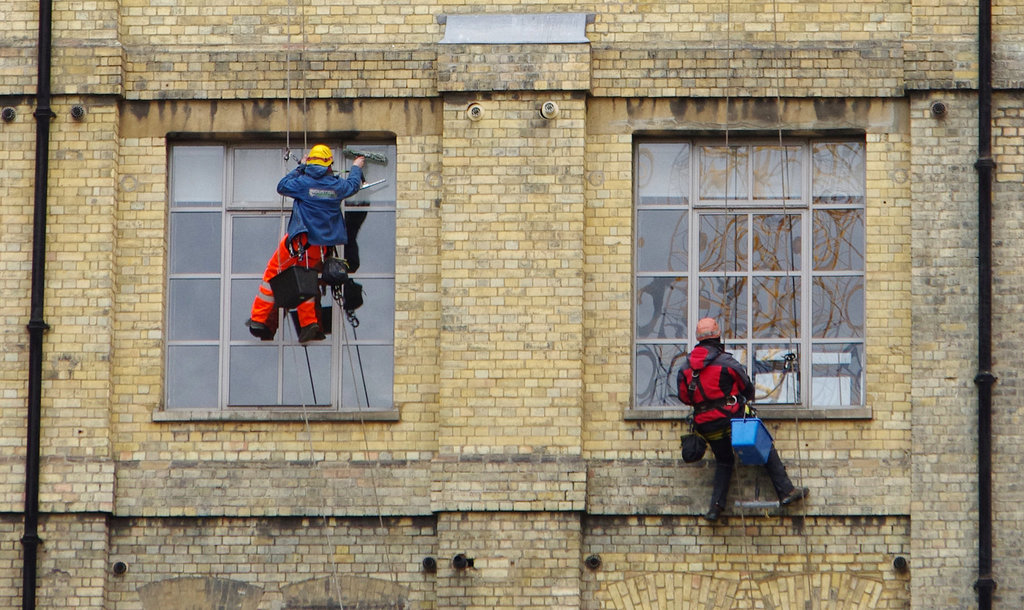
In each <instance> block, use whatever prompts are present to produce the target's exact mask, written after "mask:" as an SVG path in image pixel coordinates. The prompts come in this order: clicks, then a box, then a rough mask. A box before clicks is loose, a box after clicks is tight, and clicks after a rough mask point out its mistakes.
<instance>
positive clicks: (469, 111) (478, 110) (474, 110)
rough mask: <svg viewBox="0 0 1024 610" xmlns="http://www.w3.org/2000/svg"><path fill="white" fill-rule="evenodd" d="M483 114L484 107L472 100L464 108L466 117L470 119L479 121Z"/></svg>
mask: <svg viewBox="0 0 1024 610" xmlns="http://www.w3.org/2000/svg"><path fill="white" fill-rule="evenodd" d="M484 114H486V112H485V111H484V107H483V106H481V105H480V104H477V103H476V102H473V103H472V104H470V105H469V107H468V108H466V117H467V118H468V119H469V120H470V121H479V120H480V119H482V118H484Z"/></svg>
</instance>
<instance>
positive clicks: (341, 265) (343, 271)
mask: <svg viewBox="0 0 1024 610" xmlns="http://www.w3.org/2000/svg"><path fill="white" fill-rule="evenodd" d="M320 278H321V279H322V280H323V281H324V283H325V284H327V285H328V286H341V285H343V284H344V283H345V282H347V281H348V265H347V264H346V263H345V259H342V258H338V257H336V256H328V257H327V258H325V259H324V270H323V272H322V273H321V274H320Z"/></svg>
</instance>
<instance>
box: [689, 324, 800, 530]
mask: <svg viewBox="0 0 1024 610" xmlns="http://www.w3.org/2000/svg"><path fill="white" fill-rule="evenodd" d="M696 331H697V332H696V334H697V345H696V346H694V348H693V350H692V351H690V354H689V356H688V357H687V365H686V366H685V367H683V369H682V370H680V371H679V376H678V378H677V382H678V385H679V399H680V400H682V401H683V402H684V403H685V404H688V405H692V406H693V423H694V426H695V428H696V431H697V433H698V434H700V435H701V436H702V437H704V440H706V441H707V442H708V445H709V446H710V447H711V452H712V453H713V454H714V456H715V478H714V482H713V483H712V490H711V507H710V508H709V509H708V512H707V513H706V514H705V515H704V518H705V519H707V520H708V521H716V520H718V517H719V516H720V515H721V514H722V511H723V510H725V497H726V495H728V493H729V483H730V480H731V479H732V470H733V465H734V464H735V463H736V456H735V454H734V453H733V449H732V419H733V418H738V417H743V416H744V413H745V412H746V410H747V409H748V408H749V407H747V404H748V403H749V402H750V401H752V400H753V399H754V384H753V383H751V382H750V377H748V376H747V372H746V369H745V368H744V367H743V365H742V364H740V363H739V362H737V361H736V359H735V358H733V357H732V354H730V353H728V352H726V351H725V345H724V344H723V343H722V338H721V331H719V329H718V322H716V321H715V320H714V319H713V318H702V319H701V320H699V321H698V322H697V329H696ZM764 466H765V469H766V470H767V471H768V477H769V478H770V479H771V482H772V485H773V486H774V487H775V493H776V494H777V495H778V497H779V503H780V504H781V505H783V506H785V505H787V504H792V503H793V502H796V501H797V500H800V499H802V498H804V497H805V496H806V495H807V492H808V490H807V488H796V487H794V486H793V483H792V482H791V481H790V480H789V475H787V474H786V467H785V465H783V463H782V460H781V459H780V458H779V453H778V452H777V451H776V450H775V446H774V445H772V448H771V452H770V453H769V454H768V462H767V463H766V464H765V465H764Z"/></svg>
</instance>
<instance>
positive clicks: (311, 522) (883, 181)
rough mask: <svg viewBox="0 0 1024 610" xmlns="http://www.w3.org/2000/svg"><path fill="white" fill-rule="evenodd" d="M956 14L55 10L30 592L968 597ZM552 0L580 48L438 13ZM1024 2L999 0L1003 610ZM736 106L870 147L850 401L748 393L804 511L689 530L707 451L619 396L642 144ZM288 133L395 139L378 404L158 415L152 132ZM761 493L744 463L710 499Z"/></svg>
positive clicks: (971, 245)
mask: <svg viewBox="0 0 1024 610" xmlns="http://www.w3.org/2000/svg"><path fill="white" fill-rule="evenodd" d="M947 4H949V3H943V2H937V1H932V2H913V3H910V2H890V1H880V0H879V1H866V2H860V3H856V4H852V5H842V6H840V5H837V4H835V3H820V2H798V3H779V4H777V5H776V4H772V5H769V6H766V5H765V4H764V3H760V2H749V1H745V0H739V1H737V0H734V1H732V2H730V3H728V4H723V3H711V2H701V1H695V2H689V3H682V4H680V3H678V2H668V1H660V0H659V1H654V2H643V3H641V2H632V1H624V2H616V3H604V2H576V1H569V0H566V1H558V2H548V3H541V4H538V3H535V2H524V1H519V0H513V1H508V2H500V3H496V4H495V3H483V2H426V3H424V2H407V1H401V2H384V3H381V2H376V3H374V2H354V3H343V4H340V5H316V4H310V3H308V2H301V1H296V0H289V1H286V0H275V1H273V2H269V3H268V2H250V3H244V2H243V3H239V2H228V3H220V4H218V3H213V4H211V3H209V2H205V3H204V2H195V1H191V2H189V1H175V2H164V3H157V4H153V3H151V2H142V1H140V0H127V1H122V2H108V1H102V0H101V1H99V2H93V3H89V5H88V6H86V5H77V6H76V5H60V6H57V7H55V10H54V14H53V32H54V36H53V38H54V44H53V78H52V89H53V93H54V98H53V100H52V103H51V107H52V110H53V112H54V114H55V115H56V116H55V118H54V119H53V121H52V122H51V131H52V133H51V138H50V142H49V151H50V152H49V178H48V184H49V188H48V192H47V204H48V207H47V218H46V220H47V239H46V275H45V310H44V317H45V321H46V323H47V324H48V325H49V327H50V328H49V330H48V332H47V333H46V334H45V337H44V345H43V379H42V388H43V396H42V431H43V432H42V435H43V443H42V455H41V489H40V502H41V511H42V513H43V515H42V519H41V524H40V537H41V538H42V540H43V542H42V545H41V547H40V551H39V560H38V575H39V576H38V586H37V596H38V602H39V607H41V608H72V607H73V608H114V609H118V610H165V609H170V608H197V609H198V608H237V609H239V610H242V609H245V610H249V609H253V610H270V609H286V608H287V609H299V608H324V607H339V605H342V604H344V607H346V608H348V607H381V608H418V609H424V610H426V609H432V608H437V609H442V608H498V609H509V610H511V609H513V608H515V609H520V608H536V609H540V608H545V609H546V608H564V609H569V608H587V609H592V610H598V609H607V610H611V609H627V608H630V609H633V608H636V609H639V608H661V609H665V610H667V609H670V608H690V607H700V608H738V609H746V608H751V609H753V608H766V609H778V610H782V609H789V608H794V607H805V605H806V607H830V608H831V607H842V608H865V609H866V608H891V609H896V608H914V609H922V610H923V609H925V608H927V609H929V610H930V609H932V608H950V609H953V608H970V607H976V603H977V601H976V593H975V591H974V590H973V589H972V585H973V584H974V582H975V581H976V580H977V578H978V574H977V565H978V559H977V554H978V548H977V508H978V507H977V504H978V500H977V484H978V482H977V481H978V479H977V466H978V457H977V429H976V425H977V424H976V416H975V410H976V402H977V397H976V388H975V385H974V383H973V379H974V376H975V375H976V373H977V370H976V368H977V323H976V319H977V315H978V314H977V311H978V298H977V266H976V265H977V263H976V259H977V254H978V245H977V210H976V206H977V199H978V194H977V193H978V185H977V173H976V171H975V168H974V163H975V161H976V160H977V155H978V142H977V129H978V119H977V115H978V108H977V92H976V89H977V74H978V70H977V24H978V16H977V9H976V7H972V6H962V7H961V6H957V7H952V6H946V5H947ZM37 8H38V7H37V4H36V3H30V2H26V1H24V0H16V1H15V2H13V3H11V4H10V5H9V6H8V7H7V8H6V9H5V11H4V15H5V20H4V23H5V34H6V35H5V37H4V38H3V41H2V42H0V73H2V74H3V75H4V78H3V79H0V106H2V107H4V108H10V109H13V111H14V113H15V118H14V119H13V120H11V121H6V122H0V144H2V146H0V214H2V216H0V244H2V246H0V287H2V294H3V295H4V299H3V301H2V302H0V321H2V322H3V324H2V325H0V337H2V340H3V344H2V351H3V354H4V355H3V358H0V423H2V424H3V427H2V430H3V432H2V433H0V444H3V445H4V446H5V447H7V451H5V452H4V456H3V457H2V458H0V473H2V475H3V476H2V477H0V566H3V570H0V606H2V607H16V606H19V605H20V600H21V597H22V593H21V578H20V574H21V569H22V553H23V551H22V545H21V544H20V542H19V539H20V538H21V536H22V534H23V524H22V512H23V501H24V499H23V498H24V496H23V494H24V486H25V463H26V456H25V417H26V405H27V379H28V370H29V341H28V334H27V332H26V330H25V326H26V323H27V321H28V317H29V291H30V286H31V261H32V248H33V244H32V222H33V200H34V197H33V191H34V187H35V184H34V168H35V162H34V158H35V156H34V155H35V145H36V144H35V119H34V117H33V112H34V111H35V110H36V107H35V97H34V96H35V91H36V86H35V85H36V84H35V79H36V57H37V56H36V44H37V35H38V29H37V26H38V24H37V19H38V15H37ZM540 12H552V13H563V12H572V13H585V14H587V15H589V17H588V18H587V24H586V31H585V35H586V37H587V39H588V41H589V42H587V43H580V42H578V41H576V42H571V43H566V44H510V43H502V44H493V45H491V44H478V43H473V44H442V43H441V42H440V41H441V39H442V37H443V36H444V34H445V28H446V25H445V19H444V16H445V15H453V14H458V15H465V14H476V13H487V14H499V15H513V14H517V13H540ZM1022 20H1024V11H1022V10H1021V7H1020V6H1018V5H1017V4H1015V3H1014V2H1012V1H1011V2H1003V3H996V6H995V7H994V20H993V27H994V39H995V41H996V44H995V48H994V68H995V70H994V83H995V86H996V94H995V100H994V112H993V128H994V131H993V153H994V157H995V159H994V160H995V163H996V172H995V181H994V185H993V192H994V202H995V204H994V205H995V212H994V214H995V217H994V223H993V227H994V235H993V245H994V285H995V300H994V304H993V320H992V322H993V328H994V345H993V348H994V352H995V353H994V356H995V367H996V370H995V371H994V373H995V374H996V376H997V377H998V378H999V381H998V383H997V385H996V386H995V395H994V404H995V417H994V430H995V439H994V445H995V464H994V471H995V476H994V494H993V495H994V521H995V523H994V548H993V553H994V564H995V573H994V574H993V577H994V579H995V580H996V582H997V583H998V590H997V592H996V601H997V604H998V607H1005V608H1016V607H1020V606H1022V605H1024V569H1022V568H1021V566H1020V562H1019V560H1018V558H1019V556H1020V555H1021V552H1022V549H1024V537H1022V534H1021V532H1024V513H1022V512H1021V510H1020V508H1019V506H1020V502H1019V500H1020V499H1021V492H1020V486H1019V485H1018V484H1017V478H1018V476H1017V471H1018V468H1019V466H1020V464H1021V458H1020V457H1019V451H1018V450H1017V447H1019V446H1020V443H1019V442H1018V441H1020V440H1021V438H1020V437H1021V433H1020V432H1019V429H1020V427H1021V426H1020V423H1021V418H1022V416H1021V414H1020V412H1019V408H1018V407H1017V406H1016V405H1017V403H1019V402H1020V401H1018V400H1016V397H1017V391H1018V389H1019V388H1018V385H1019V384H1018V382H1017V381H1016V380H1015V379H1014V377H1013V374H1012V368H1011V367H1012V366H1013V363H1014V362H1015V361H1016V359H1017V357H1018V352H1019V351H1020V349H1021V347H1022V346H1021V343H1022V341H1021V339H1020V338H1019V335H1020V333H1019V332H1018V330H1017V329H1019V328H1022V327H1024V319H1022V318H1024V302H1022V299H1021V297H1020V294H1021V293H1022V291H1021V289H1020V287H1021V285H1024V277H1022V274H1021V272H1020V271H1019V270H1020V269H1021V268H1022V264H1021V263H1022V261H1021V259H1022V258H1024V249H1022V248H1021V247H1020V246H1019V240H1018V239H1017V236H1018V234H1019V232H1020V228H1021V226H1022V225H1024V215H1022V213H1021V212H1019V211H1018V209H1017V208H1018V207H1019V206H1016V205H1015V203H1016V202H1017V201H1018V200H1020V199H1021V196H1022V192H1021V191H1022V190H1024V186H1021V179H1020V178H1021V173H1022V169H1021V167H1022V161H1021V158H1022V150H1024V148H1022V146H1021V145H1020V144H1019V140H1020V136H1021V134H1022V123H1021V121H1022V116H1021V112H1020V110H1019V109H1020V108H1021V106H1022V103H1021V102H1022V93H1021V91H1020V88H1021V86H1022V79H1021V77H1020V76H1019V74H1020V73H1021V70H1020V68H1021V67H1022V66H1024V36H1022V35H1021V34H1020V31H1021V27H1020V26H1021V25H1022V23H1021V22H1022ZM936 101H941V102H943V103H945V104H946V107H947V108H948V111H947V113H946V114H945V115H942V116H936V115H934V114H933V113H932V112H931V107H932V103H933V102H936ZM546 103H547V104H554V105H556V106H557V108H558V113H557V116H554V117H551V118H545V117H544V116H542V115H541V113H540V108H541V107H542V105H544V104H546ZM76 105H77V106H81V107H83V108H84V109H85V116H84V117H82V118H81V119H73V118H72V116H71V109H72V107H73V106H76ZM471 107H472V108H475V109H478V110H479V113H478V114H473V113H472V112H471V111H470V109H471ZM726 129H728V130H729V132H730V133H731V134H735V135H737V137H742V136H744V135H747V134H758V135H764V134H766V133H767V134H775V133H777V132H778V131H779V130H780V129H781V130H783V131H784V132H785V133H786V134H858V135H863V137H864V142H865V146H866V153H867V157H866V159H867V166H866V169H867V204H866V234H867V237H866V239H867V248H866V252H865V257H866V278H865V286H866V289H865V294H866V329H865V333H866V341H867V349H866V365H865V371H866V397H867V400H866V402H867V411H868V414H867V416H863V417H853V418H851V417H847V418H827V417H809V418H790V417H783V418H776V419H769V420H768V421H767V423H768V425H769V428H770V429H771V432H772V434H773V435H774V437H775V439H776V444H777V446H778V448H779V451H780V453H781V454H782V456H783V459H784V460H785V461H786V463H787V465H788V466H789V468H790V473H791V475H793V477H794V479H795V480H796V481H797V482H798V483H800V484H802V485H805V486H807V487H809V488H810V489H811V496H810V498H809V500H808V501H806V502H804V503H802V504H801V505H798V506H797V507H796V508H792V509H787V510H786V511H784V512H782V513H779V512H776V511H769V512H767V513H766V512H764V511H761V510H757V509H746V510H730V511H729V512H730V514H729V515H728V517H727V518H726V519H725V520H724V521H722V522H719V523H718V524H715V525H710V524H707V523H706V522H704V521H703V520H702V519H701V514H702V512H703V510H704V509H705V508H706V501H707V497H708V494H709V487H710V480H711V471H712V463H711V462H710V460H709V459H706V460H704V461H703V462H700V463H697V464H692V465H684V464H683V463H682V461H681V460H680V459H679V452H678V439H679V435H680V433H681V432H682V431H683V430H684V424H683V423H682V421H681V418H680V417H678V416H677V415H671V414H669V415H665V416H651V415H650V414H649V413H648V414H645V413H642V412H639V410H635V409H633V408H632V394H633V389H632V383H633V378H632V358H633V349H632V340H633V306H634V305H633V304H634V300H635V299H634V298H633V291H634V284H633V279H634V278H633V268H634V267H633V251H634V245H635V244H634V241H633V238H634V227H633V184H634V178H635V177H634V175H633V174H634V172H633V146H634V142H635V140H636V138H637V137H640V136H644V135H650V134H685V135H693V134H701V135H716V134H722V133H724V132H725V130H726ZM307 133H308V134H311V135H312V137H318V136H322V135H333V134H363V135H367V136H376V137H381V136H384V137H387V138H392V139H393V140H394V142H395V146H396V150H397V159H395V160H393V163H394V165H395V167H396V176H397V178H396V179H397V214H396V217H397V220H396V227H395V231H396V243H397V252H396V269H395V328H394V331H395V367H394V371H395V372H394V388H393V395H394V403H395V404H394V407H395V409H394V413H393V414H385V415H381V416H378V417H367V418H365V419H363V420H362V421H359V420H357V419H356V418H351V417H349V418H345V417H331V416H330V415H320V416H316V417H313V418H312V419H310V420H309V421H305V420H304V419H303V418H302V417H300V416H298V415H296V414H294V413H292V414H280V413H278V414H267V415H265V416H264V417H251V416H250V417H232V416H231V415H230V414H225V415H222V414H218V413H210V412H187V413H181V412H177V413H172V412H168V411H165V410H164V409H163V396H164V389H165V388H164V384H165V378H164V357H165V355H164V341H165V339H166V313H167V311H166V309H167V305H166V304H167V294H166V293H167V281H166V274H167V249H168V241H169V237H168V236H169V227H168V216H169V214H168V196H169V194H168V172H167V170H168V158H167V157H168V155H167V151H168V143H169V142H174V141H175V139H176V138H180V137H182V136H188V137H212V138H216V139H218V140H220V141H226V142H236V141H242V140H243V139H245V138H253V137H257V138H263V139H269V140H281V141H282V142H283V141H284V138H285V136H286V134H288V135H289V137H291V138H292V140H293V141H298V140H299V138H300V135H299V134H307ZM300 146H301V145H300ZM769 487H770V486H769V485H768V483H767V480H766V479H765V478H764V475H762V474H761V473H760V472H759V471H757V470H754V469H749V468H741V469H739V471H738V472H737V474H736V476H735V480H734V487H733V492H732V496H733V497H735V498H743V499H763V495H764V490H765V489H768V488H769ZM456 555H463V556H464V557H465V558H466V559H467V560H472V563H473V565H472V566H467V567H465V568H457V567H455V566H454V565H453V557H455V556H456ZM897 558H904V559H906V560H908V562H909V570H908V571H904V570H897V569H895V568H894V561H895V560H896V559H897ZM591 559H592V561H588V560H591ZM431 562H433V563H434V564H436V566H435V565H431ZM598 564H599V565H598ZM115 566H116V569H115Z"/></svg>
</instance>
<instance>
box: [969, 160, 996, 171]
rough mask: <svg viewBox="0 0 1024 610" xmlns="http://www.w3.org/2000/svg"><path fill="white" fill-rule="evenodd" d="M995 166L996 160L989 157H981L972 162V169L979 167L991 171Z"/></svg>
mask: <svg viewBox="0 0 1024 610" xmlns="http://www.w3.org/2000/svg"><path fill="white" fill-rule="evenodd" d="M995 167H996V162H995V161H993V160H992V158H991V157H985V158H983V159H978V160H977V161H975V162H974V169H979V170H981V169H984V170H989V171H991V170H993V169H995Z"/></svg>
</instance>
